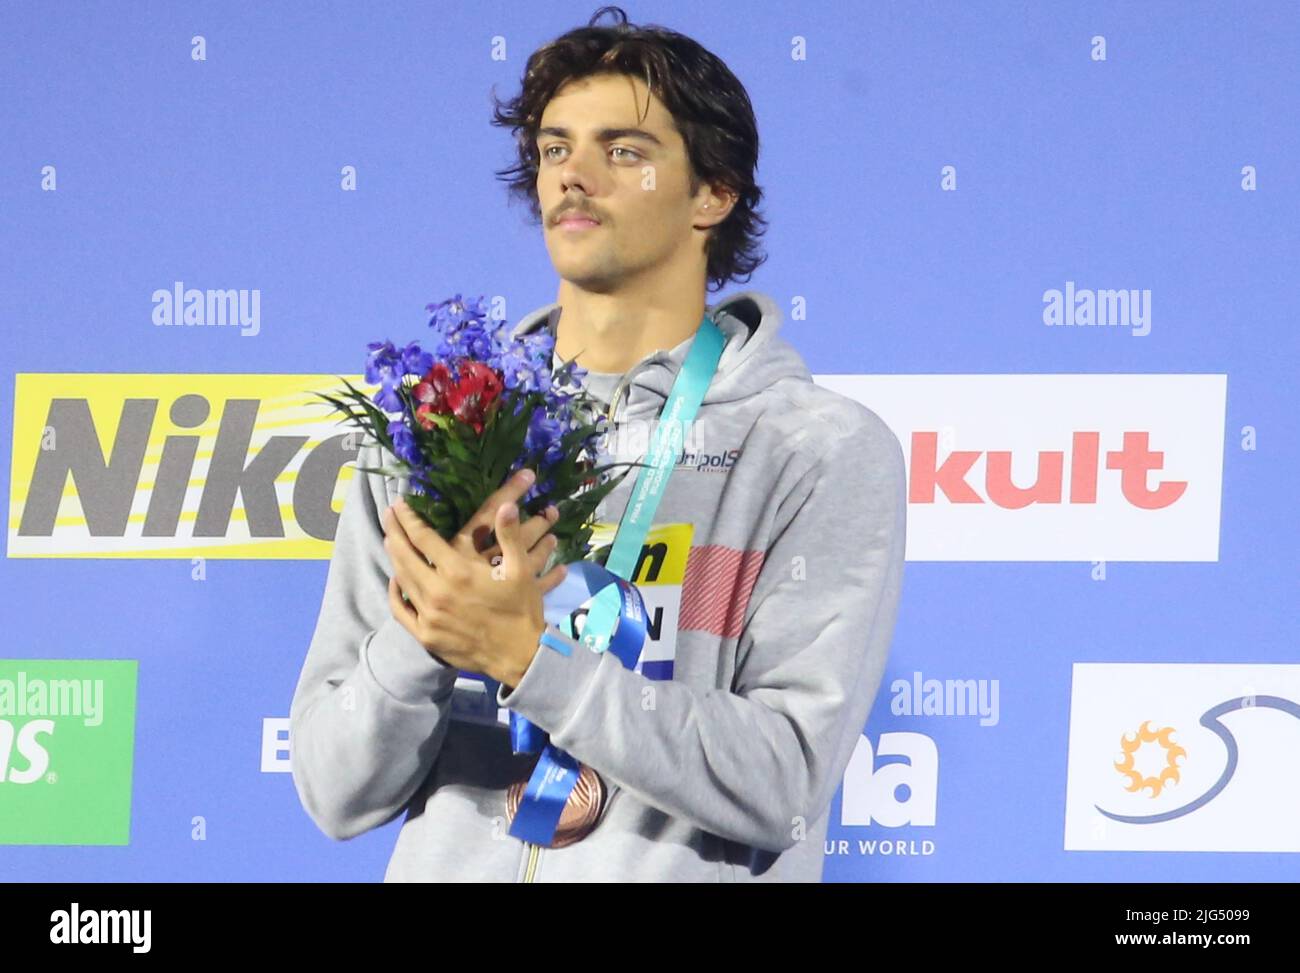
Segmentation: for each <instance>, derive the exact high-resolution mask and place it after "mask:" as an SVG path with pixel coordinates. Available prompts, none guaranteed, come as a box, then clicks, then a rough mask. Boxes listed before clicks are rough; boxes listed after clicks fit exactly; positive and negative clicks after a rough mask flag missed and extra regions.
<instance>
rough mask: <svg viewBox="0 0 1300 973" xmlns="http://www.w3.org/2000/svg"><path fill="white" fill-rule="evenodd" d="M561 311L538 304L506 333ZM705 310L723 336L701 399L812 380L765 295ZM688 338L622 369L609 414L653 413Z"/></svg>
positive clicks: (532, 327) (544, 324)
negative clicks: (789, 380) (783, 334)
mask: <svg viewBox="0 0 1300 973" xmlns="http://www.w3.org/2000/svg"><path fill="white" fill-rule="evenodd" d="M562 310H563V309H562V308H561V306H560V304H559V303H558V302H553V303H551V304H547V305H544V306H542V307H539V308H537V309H536V310H534V311H531V312H529V313H528V314H526V315H525V316H524V317H523V318H522V319H521V320H520V322H519V323H518V324H517V325H515V327H514V329H513V331H512V332H511V333H512V335H513V336H515V337H520V336H522V335H525V334H532V333H535V332H538V331H541V330H543V329H547V330H550V332H551V333H552V334H554V333H555V328H556V325H557V324H558V322H559V319H560V313H561V311H562ZM705 312H706V313H707V314H708V315H709V316H710V317H712V318H713V320H714V322H715V323H716V324H717V325H718V327H719V329H721V331H722V333H723V336H724V337H725V339H726V344H725V345H724V346H723V350H722V357H721V358H720V359H719V360H718V369H717V372H716V373H715V374H714V376H713V380H712V381H711V382H710V383H709V388H708V391H707V392H706V393H705V395H704V403H705V404H708V403H711V402H729V401H732V400H735V399H743V398H747V397H749V396H751V395H755V394H757V393H759V392H761V391H763V390H764V389H766V388H768V387H770V386H771V385H772V384H773V383H775V382H777V381H778V380H780V379H783V378H796V379H802V380H804V381H812V376H811V375H810V374H809V372H808V367H807V365H805V364H804V361H803V358H802V357H800V355H799V353H798V352H797V351H795V350H794V348H793V347H792V346H791V345H790V344H789V343H788V342H787V341H786V340H785V339H784V338H782V337H781V336H780V335H779V334H778V331H779V330H780V328H781V311H780V309H779V308H777V306H776V303H775V302H774V301H773V300H772V299H771V298H770V297H768V296H767V295H766V294H764V293H762V292H760V291H742V292H740V293H738V294H733V295H731V296H730V297H727V298H724V299H722V300H720V301H718V302H717V303H715V304H710V305H707V306H706V307H705ZM694 341H695V335H694V334H692V335H691V336H690V337H688V338H687V339H686V340H684V341H683V342H682V343H681V344H679V345H677V346H676V347H675V348H671V349H660V350H659V351H654V352H651V353H650V354H649V355H647V356H646V357H644V358H642V359H641V361H639V362H637V363H636V364H635V365H633V366H632V367H631V368H630V369H628V371H627V372H626V373H625V374H624V376H623V378H622V380H621V381H620V382H619V383H618V387H617V388H616V389H615V392H614V395H613V396H612V398H611V401H610V413H611V419H618V420H623V419H631V418H641V417H646V416H654V415H658V413H659V410H660V409H661V408H662V406H663V404H664V402H665V400H667V398H668V394H669V393H670V392H671V391H672V387H673V382H674V381H675V380H676V378H677V371H678V369H680V368H681V366H682V363H683V362H684V361H685V360H686V355H687V352H689V351H690V348H691V345H692V344H693V343H694Z"/></svg>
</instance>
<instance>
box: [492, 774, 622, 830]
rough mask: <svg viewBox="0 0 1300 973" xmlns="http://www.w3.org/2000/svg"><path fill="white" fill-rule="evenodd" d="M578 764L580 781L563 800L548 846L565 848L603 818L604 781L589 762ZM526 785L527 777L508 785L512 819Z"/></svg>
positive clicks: (509, 811) (508, 804)
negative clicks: (587, 763) (562, 808)
mask: <svg viewBox="0 0 1300 973" xmlns="http://www.w3.org/2000/svg"><path fill="white" fill-rule="evenodd" d="M578 766H579V768H580V770H579V772H578V782H577V783H576V784H574V785H573V790H572V791H570V792H569V799H568V800H567V801H565V802H564V810H562V811H561V812H560V823H559V824H558V825H556V828H555V837H554V838H552V839H551V843H550V845H549V846H547V847H550V848H563V847H564V846H565V845H571V844H573V843H574V842H575V841H581V840H582V839H583V838H585V837H587V835H588V834H590V833H591V831H592V829H593V828H595V827H596V824H597V823H598V822H599V821H600V812H601V811H602V810H604V804H605V782H604V781H603V780H601V779H600V775H599V774H598V773H596V772H595V771H594V770H592V769H591V768H590V767H588V766H587V765H586V764H583V763H580V764H579V765H578ZM527 789H528V781H526V780H517V781H515V782H514V783H513V784H511V785H510V786H509V787H508V788H507V789H506V817H507V819H508V820H509V821H511V822H513V821H514V819H515V814H516V812H518V810H519V802H520V801H521V800H522V799H523V796H524V791H526V790H527Z"/></svg>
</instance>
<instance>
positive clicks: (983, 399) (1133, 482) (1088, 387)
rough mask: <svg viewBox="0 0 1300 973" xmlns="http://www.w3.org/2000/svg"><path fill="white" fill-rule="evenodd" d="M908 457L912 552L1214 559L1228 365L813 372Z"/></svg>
mask: <svg viewBox="0 0 1300 973" xmlns="http://www.w3.org/2000/svg"><path fill="white" fill-rule="evenodd" d="M815 379H816V381H817V384H819V385H822V386H825V387H826V388H829V389H831V390H833V391H835V392H839V393H840V394H842V395H846V396H848V397H850V398H852V399H855V400H856V401H858V402H860V403H862V404H863V405H865V406H867V407H868V408H869V409H871V410H872V411H874V412H875V413H876V414H877V415H879V416H880V418H881V419H883V420H884V421H885V423H886V424H887V425H888V426H889V427H890V428H891V429H892V430H893V432H894V434H895V435H896V436H897V437H898V440H899V442H900V443H901V444H902V446H903V451H904V455H905V456H906V458H907V466H908V494H909V495H908V511H907V516H908V524H907V559H908V560H909V561H1217V560H1218V558H1219V507H1220V500H1221V494H1222V483H1223V448H1224V415H1225V405H1226V401H1227V376H1226V375H817V376H815Z"/></svg>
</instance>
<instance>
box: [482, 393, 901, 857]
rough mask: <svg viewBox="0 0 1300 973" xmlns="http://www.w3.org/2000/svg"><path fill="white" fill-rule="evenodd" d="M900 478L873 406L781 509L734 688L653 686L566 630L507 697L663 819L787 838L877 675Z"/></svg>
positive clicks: (766, 841) (829, 775)
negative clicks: (560, 648)
mask: <svg viewBox="0 0 1300 973" xmlns="http://www.w3.org/2000/svg"><path fill="white" fill-rule="evenodd" d="M867 411H868V410H865V409H864V412H867ZM905 481H906V476H905V465H904V459H903V451H902V447H901V445H900V444H899V442H898V439H897V437H895V436H894V434H893V433H892V432H891V431H890V429H889V428H888V426H886V425H885V424H884V422H883V421H881V420H880V419H879V417H877V416H876V415H875V414H874V413H869V414H867V415H866V416H865V417H864V420H863V421H862V422H859V423H857V424H856V427H855V428H854V429H853V430H851V431H849V432H847V433H844V434H841V436H840V437H839V439H838V441H836V442H834V443H832V444H830V445H829V446H828V447H827V448H826V449H825V452H824V454H823V455H822V456H821V457H820V458H819V460H818V461H817V462H816V463H815V464H814V465H813V466H812V467H811V468H810V469H809V471H808V472H807V473H806V474H805V475H804V476H803V477H802V478H801V479H800V481H799V483H798V484H797V485H796V488H795V489H794V490H793V491H792V493H791V494H790V495H789V496H788V497H786V498H785V500H784V501H783V503H782V506H781V510H780V512H779V513H778V518H777V519H778V523H777V525H776V527H775V528H774V530H775V531H776V533H775V537H774V539H773V541H772V542H771V544H770V545H769V548H768V550H767V552H766V556H765V558H764V562H763V566H762V567H761V569H760V571H759V575H758V579H757V581H756V583H755V587H754V591H753V595H752V596H751V598H750V602H749V605H748V607H747V609H746V620H745V625H744V628H743V630H742V633H741V636H740V641H739V645H738V648H737V668H736V675H735V679H734V681H733V684H732V686H731V688H730V689H710V690H700V689H698V688H696V687H692V686H688V685H685V684H682V683H676V682H672V681H664V682H655V681H651V680H648V679H647V678H646V677H645V676H643V675H641V674H639V673H636V672H634V671H632V670H629V669H625V668H623V666H622V664H621V663H620V662H619V661H618V659H617V658H615V657H614V655H613V654H612V653H608V652H607V653H603V654H599V655H598V654H596V653H593V652H591V651H589V650H587V649H585V648H584V647H583V646H582V645H581V643H580V642H578V641H577V640H575V639H568V638H566V641H567V642H568V643H569V645H570V646H571V649H570V652H569V654H568V655H563V654H561V653H559V652H556V651H553V650H550V649H548V648H547V647H545V646H543V647H542V648H541V649H539V651H538V653H537V654H536V656H534V658H533V660H532V663H531V664H530V665H529V667H528V669H527V671H526V672H525V673H524V675H523V677H522V678H521V679H520V680H519V685H517V686H515V687H514V689H513V690H512V691H511V692H510V693H506V692H505V687H502V691H501V692H500V693H499V694H498V697H497V699H498V702H500V703H501V704H502V705H507V706H510V707H512V708H513V709H515V710H517V711H518V712H520V713H521V714H523V715H524V716H526V717H528V718H529V719H530V720H532V721H533V722H534V723H536V724H538V725H539V726H541V727H542V728H543V729H545V730H547V731H549V733H550V735H551V741H552V742H553V743H554V744H555V745H556V746H557V747H561V748H562V749H564V750H566V751H568V752H569V753H571V754H572V755H573V756H574V757H576V758H577V759H578V760H580V761H582V762H584V763H587V764H590V765H591V766H592V767H593V768H594V769H595V770H597V771H599V772H600V773H601V774H603V775H607V776H608V777H609V778H610V779H611V780H613V781H614V782H616V783H617V784H619V786H621V787H622V788H624V789H625V790H627V791H629V792H630V793H633V794H635V795H636V796H637V798H638V799H639V800H642V801H644V802H645V803H647V804H649V805H651V806H653V807H657V808H659V809H660V810H662V811H664V812H665V813H667V814H671V815H674V816H677V817H680V818H684V819H686V820H688V821H691V822H692V823H694V824H695V825H696V826H697V827H700V828H703V829H705V830H706V831H709V832H711V833H713V834H716V835H719V836H721V837H723V838H727V839H729V840H733V841H739V842H741V843H743V844H746V845H749V846H752V847H756V848H761V849H764V850H767V851H771V852H778V853H779V852H781V851H784V850H785V849H787V848H791V847H793V846H794V844H795V843H796V842H797V841H798V840H799V839H800V838H801V837H802V833H803V830H804V829H806V828H807V827H809V826H811V825H812V824H813V822H815V821H817V820H818V819H819V818H820V817H821V816H822V814H824V813H825V811H826V808H827V807H828V806H829V804H830V802H831V799H832V797H833V796H834V794H835V790H836V788H837V787H838V786H839V782H840V778H841V777H842V775H843V773H844V768H845V767H846V765H847V764H848V761H849V758H850V756H851V755H852V752H853V746H854V744H855V743H856V741H857V739H858V735H859V734H860V733H861V732H862V729H863V726H864V724H865V723H866V719H867V715H868V713H869V712H870V710H871V705H872V702H873V700H874V699H875V696H876V692H877V690H878V688H879V686H880V682H881V679H882V676H883V673H884V667H885V660H886V658H887V656H888V652H889V644H890V641H891V637H892V633H893V629H894V623H895V619H896V617H897V612H898V605H899V599H900V595H901V589H902V576H903V560H904V549H905V533H906V530H905V528H906V506H907V495H906V482H905ZM549 630H550V631H551V633H552V635H555V636H556V637H560V638H565V637H564V636H562V635H561V634H560V630H559V629H558V628H555V627H554V626H551V627H550V629H549ZM652 686H653V687H654V688H653V690H651V689H650V687H652ZM648 694H652V695H650V696H649V697H648ZM647 698H652V700H653V704H652V705H647V702H646V700H647Z"/></svg>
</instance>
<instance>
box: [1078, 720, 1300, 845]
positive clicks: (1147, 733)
mask: <svg viewBox="0 0 1300 973" xmlns="http://www.w3.org/2000/svg"><path fill="white" fill-rule="evenodd" d="M1251 707H1264V708H1268V709H1277V710H1281V711H1282V712H1284V713H1289V714H1290V715H1292V716H1294V717H1295V718H1296V719H1300V705H1297V704H1296V703H1293V702H1292V701H1291V700H1289V699H1284V698H1282V697H1281V696H1238V697H1235V698H1233V699H1229V700H1226V701H1225V702H1222V703H1219V704H1218V705H1217V706H1212V707H1211V708H1210V709H1208V710H1206V711H1205V714H1204V715H1203V716H1202V717H1201V719H1200V724H1201V726H1203V727H1205V728H1206V729H1207V730H1209V731H1210V732H1211V733H1213V734H1214V735H1215V736H1217V737H1218V738H1219V739H1220V740H1222V741H1223V746H1224V749H1225V750H1226V753H1227V760H1226V762H1225V765H1224V768H1223V773H1221V774H1220V775H1219V779H1218V780H1216V781H1215V782H1214V784H1213V785H1211V786H1210V787H1209V789H1207V790H1206V791H1205V793H1204V794H1201V795H1200V796H1199V797H1197V798H1195V799H1194V800H1191V801H1189V802H1187V803H1186V804H1183V805H1182V806H1181V807H1176V808H1174V809H1173V810H1170V811H1162V812H1160V813H1158V814H1115V813H1114V812H1112V811H1107V810H1106V809H1105V808H1103V807H1102V806H1101V805H1099V804H1094V805H1093V807H1095V808H1096V809H1097V811H1098V812H1099V813H1101V814H1104V815H1105V816H1106V817H1108V818H1110V819H1111V820H1112V821H1122V822H1124V823H1125V824H1159V823H1160V822H1162V821H1172V820H1174V819H1175V818H1181V817H1183V816H1184V815H1188V814H1191V813H1192V812H1193V811H1195V810H1196V809H1197V808H1200V807H1204V806H1205V805H1206V804H1209V803H1210V801H1212V800H1214V799H1215V798H1216V797H1217V796H1218V795H1219V792H1220V791H1222V790H1223V789H1224V788H1225V787H1227V786H1228V782H1229V781H1230V780H1232V775H1233V774H1234V773H1236V770H1237V755H1238V747H1237V738H1236V737H1234V736H1233V735H1232V731H1231V730H1229V729H1228V728H1227V727H1226V726H1224V725H1223V723H1222V722H1221V721H1220V719H1219V718H1220V717H1221V716H1223V715H1224V714H1225V713H1230V712H1233V711H1235V710H1240V709H1249V708H1251ZM1150 723H1151V721H1150V720H1148V721H1146V722H1144V723H1143V724H1142V726H1141V727H1139V728H1138V731H1137V733H1136V734H1135V735H1133V736H1132V737H1130V736H1129V735H1128V734H1125V735H1124V736H1123V737H1121V740H1120V746H1121V747H1122V748H1123V751H1124V758H1123V759H1122V760H1120V761H1117V762H1116V763H1115V769H1116V770H1117V771H1119V772H1120V774H1122V775H1123V776H1124V777H1126V778H1127V779H1128V785H1127V786H1126V787H1125V790H1127V791H1129V792H1131V793H1133V792H1138V791H1141V790H1142V789H1144V788H1149V789H1150V791H1151V793H1150V795H1149V796H1150V797H1152V798H1155V797H1158V796H1159V795H1160V793H1161V792H1162V791H1163V790H1164V789H1165V788H1166V787H1167V786H1169V785H1171V784H1177V783H1178V781H1179V767H1180V766H1181V765H1180V764H1179V763H1178V762H1177V761H1178V759H1179V758H1180V757H1182V758H1186V756H1187V751H1186V750H1184V749H1183V748H1182V747H1181V746H1179V745H1178V744H1177V743H1175V742H1174V741H1173V739H1172V735H1173V733H1174V732H1175V730H1174V728H1173V727H1168V726H1166V727H1162V728H1161V729H1159V730H1153V729H1151V725H1150ZM1148 744H1156V745H1158V746H1160V747H1161V748H1162V749H1163V750H1164V754H1165V767H1164V769H1163V770H1161V772H1160V774H1159V775H1157V776H1155V777H1151V776H1145V775H1143V774H1142V773H1141V772H1140V771H1139V770H1138V769H1137V766H1136V764H1137V761H1136V757H1137V754H1138V751H1139V750H1140V749H1141V748H1142V747H1143V746H1144V745H1148Z"/></svg>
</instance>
